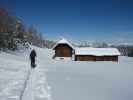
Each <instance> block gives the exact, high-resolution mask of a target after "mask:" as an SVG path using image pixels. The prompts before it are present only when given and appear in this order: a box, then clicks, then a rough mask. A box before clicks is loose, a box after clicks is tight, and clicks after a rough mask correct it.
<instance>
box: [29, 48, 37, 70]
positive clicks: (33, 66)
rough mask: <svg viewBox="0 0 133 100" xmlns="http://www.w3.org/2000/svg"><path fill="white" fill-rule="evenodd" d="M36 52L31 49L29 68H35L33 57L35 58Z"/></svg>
mask: <svg viewBox="0 0 133 100" xmlns="http://www.w3.org/2000/svg"><path fill="white" fill-rule="evenodd" d="M36 56H37V55H36V51H35V50H34V49H33V50H32V51H31V53H30V60H31V67H32V68H35V67H36V64H35V57H36Z"/></svg>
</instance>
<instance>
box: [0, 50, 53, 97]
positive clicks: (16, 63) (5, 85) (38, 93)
mask: <svg viewBox="0 0 133 100" xmlns="http://www.w3.org/2000/svg"><path fill="white" fill-rule="evenodd" d="M36 50H37V52H40V54H39V53H38V57H43V55H42V53H41V52H43V50H44V49H38V48H36ZM24 55H25V54H24ZM28 55H29V54H26V56H22V55H11V54H7V53H1V54H0V100H52V99H51V95H50V88H49V86H48V84H47V82H46V77H45V72H44V66H43V65H42V64H44V63H41V62H43V61H41V59H42V58H37V64H38V65H37V68H35V69H30V63H29V60H28V58H29V57H28ZM21 56H22V57H21Z"/></svg>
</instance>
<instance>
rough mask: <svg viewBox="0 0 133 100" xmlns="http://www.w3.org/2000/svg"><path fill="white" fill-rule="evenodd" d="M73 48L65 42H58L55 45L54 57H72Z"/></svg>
mask: <svg viewBox="0 0 133 100" xmlns="http://www.w3.org/2000/svg"><path fill="white" fill-rule="evenodd" d="M72 51H73V49H72V48H71V47H70V46H69V45H67V44H59V45H58V46H56V47H55V57H72Z"/></svg>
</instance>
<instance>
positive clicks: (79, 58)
mask: <svg viewBox="0 0 133 100" xmlns="http://www.w3.org/2000/svg"><path fill="white" fill-rule="evenodd" d="M75 61H116V62H117V61H118V56H91V55H75Z"/></svg>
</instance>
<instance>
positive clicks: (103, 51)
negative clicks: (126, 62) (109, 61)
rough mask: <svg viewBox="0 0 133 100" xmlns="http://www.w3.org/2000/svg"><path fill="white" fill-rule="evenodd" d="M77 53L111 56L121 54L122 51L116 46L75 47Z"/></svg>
mask: <svg viewBox="0 0 133 100" xmlns="http://www.w3.org/2000/svg"><path fill="white" fill-rule="evenodd" d="M75 55H92V56H111V55H120V52H119V51H118V50H117V49H116V48H92V47H81V48H75Z"/></svg>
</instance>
